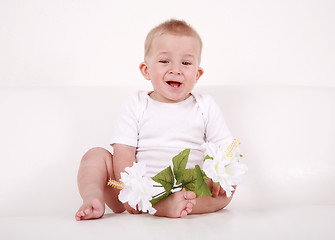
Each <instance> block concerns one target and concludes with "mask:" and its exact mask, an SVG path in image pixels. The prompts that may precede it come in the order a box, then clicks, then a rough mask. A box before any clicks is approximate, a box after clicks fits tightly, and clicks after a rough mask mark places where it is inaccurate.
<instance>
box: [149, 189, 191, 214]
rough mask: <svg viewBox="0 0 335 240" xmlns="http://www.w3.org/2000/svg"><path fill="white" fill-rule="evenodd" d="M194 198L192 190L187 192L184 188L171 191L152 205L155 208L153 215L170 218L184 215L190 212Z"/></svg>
mask: <svg viewBox="0 0 335 240" xmlns="http://www.w3.org/2000/svg"><path fill="white" fill-rule="evenodd" d="M195 198H196V195H195V193H194V192H188V191H186V190H185V189H183V190H182V191H180V192H176V193H173V194H171V195H170V196H169V197H167V198H165V199H163V200H161V201H160V202H158V203H157V204H155V205H154V208H155V209H156V210H157V212H156V214H155V215H156V216H160V217H171V218H179V217H184V216H186V215H188V214H190V213H191V212H192V209H193V206H194V205H195V204H196V200H195Z"/></svg>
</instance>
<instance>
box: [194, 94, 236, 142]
mask: <svg viewBox="0 0 335 240" xmlns="http://www.w3.org/2000/svg"><path fill="white" fill-rule="evenodd" d="M196 99H197V101H198V103H199V106H200V108H201V111H202V114H203V117H204V121H205V141H206V142H211V143H214V144H218V145H226V144H227V143H229V142H230V141H232V140H233V136H232V134H231V132H230V130H229V128H228V126H227V124H226V121H225V119H224V117H223V115H222V111H221V109H220V107H219V105H218V104H217V103H216V102H215V100H214V99H213V97H211V96H209V95H205V94H197V95H196Z"/></svg>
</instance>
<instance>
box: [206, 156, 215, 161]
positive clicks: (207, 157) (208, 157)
mask: <svg viewBox="0 0 335 240" xmlns="http://www.w3.org/2000/svg"><path fill="white" fill-rule="evenodd" d="M207 159H212V160H214V158H212V157H210V156H208V155H206V157H205V158H204V161H206V160H207Z"/></svg>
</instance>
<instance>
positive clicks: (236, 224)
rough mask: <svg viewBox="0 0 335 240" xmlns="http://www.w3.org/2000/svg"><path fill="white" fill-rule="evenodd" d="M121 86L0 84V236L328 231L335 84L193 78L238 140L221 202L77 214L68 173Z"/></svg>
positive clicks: (333, 182)
mask: <svg viewBox="0 0 335 240" xmlns="http://www.w3.org/2000/svg"><path fill="white" fill-rule="evenodd" d="M133 90H135V89H134V88H132V89H128V88H123V87H73V88H1V89H0V148H1V151H0V152H1V156H0V157H1V168H0V187H1V188H0V189H1V190H0V203H1V204H0V239H4V240H5V239H6V240H7V239H70V238H72V239H92V238H95V239H99V238H101V239H114V238H117V239H120V238H122V239H132V238H139V239H171V238H177V237H178V238H179V237H181V238H183V239H335V224H334V218H335V141H334V136H335V126H334V124H335V88H331V87H297V86H276V87H269V86H243V87H237V86H227V87H217V86H213V87H201V88H200V87H199V88H198V89H197V91H202V92H208V93H210V94H212V95H213V97H214V98H215V99H216V100H217V102H218V104H219V105H220V106H221V107H222V111H223V113H224V116H225V118H226V121H227V123H228V125H229V127H230V129H231V131H232V132H233V133H234V135H235V136H236V137H237V138H238V139H239V140H240V141H241V142H242V144H241V149H242V151H243V155H244V161H245V162H246V163H247V164H248V167H249V173H248V176H247V178H246V181H245V182H244V183H243V184H241V185H240V186H239V187H238V188H237V192H236V194H235V196H234V199H233V201H232V202H231V204H230V205H228V207H227V208H226V209H224V210H221V211H219V212H216V213H211V214H205V215H191V216H187V217H185V218H182V219H166V218H158V217H152V216H149V215H130V214H127V213H124V214H118V215H117V214H113V213H111V212H110V211H108V212H107V214H106V215H105V217H104V218H102V219H99V220H93V221H81V222H77V221H75V219H74V214H75V211H76V210H77V209H78V208H79V206H80V204H81V198H80V196H79V193H78V190H77V186H76V174H77V169H78V165H79V162H80V159H81V156H82V155H83V154H84V153H85V151H87V150H88V149H90V148H91V147H95V146H101V147H106V148H108V149H111V148H110V147H109V146H108V140H109V139H110V136H111V133H112V128H113V123H114V121H115V116H116V114H117V112H118V110H119V108H120V104H121V103H122V102H123V100H124V99H125V98H126V96H127V95H128V94H129V93H130V92H132V91H133Z"/></svg>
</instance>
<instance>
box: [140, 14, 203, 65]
mask: <svg viewBox="0 0 335 240" xmlns="http://www.w3.org/2000/svg"><path fill="white" fill-rule="evenodd" d="M164 33H169V34H173V35H178V36H190V37H194V38H196V39H197V40H199V43H200V54H199V55H200V56H199V61H200V58H201V50H202V40H201V38H200V36H199V34H198V33H197V32H196V31H195V30H194V29H193V28H192V27H191V26H190V25H189V24H188V23H186V22H185V21H183V20H176V19H170V20H168V21H166V22H163V23H161V24H159V25H158V26H156V27H154V28H153V29H152V30H151V31H150V32H149V33H148V35H147V37H146V39H145V43H144V58H146V57H147V56H148V55H149V52H150V48H151V44H152V41H153V39H154V38H155V37H158V36H161V35H162V34H164Z"/></svg>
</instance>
